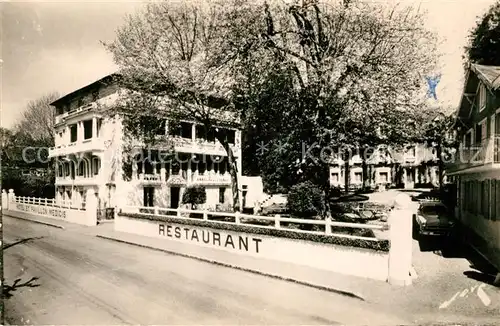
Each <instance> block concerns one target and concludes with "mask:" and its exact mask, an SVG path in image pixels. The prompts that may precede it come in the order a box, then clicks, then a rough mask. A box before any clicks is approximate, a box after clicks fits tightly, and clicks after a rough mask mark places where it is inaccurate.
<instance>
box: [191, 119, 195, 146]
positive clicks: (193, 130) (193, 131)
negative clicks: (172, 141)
mask: <svg viewBox="0 0 500 326" xmlns="http://www.w3.org/2000/svg"><path fill="white" fill-rule="evenodd" d="M191 141H192V142H193V143H195V142H196V123H193V124H192V126H191Z"/></svg>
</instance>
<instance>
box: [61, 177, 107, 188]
mask: <svg viewBox="0 0 500 326" xmlns="http://www.w3.org/2000/svg"><path fill="white" fill-rule="evenodd" d="M101 183H102V177H101V176H100V175H95V176H93V177H89V178H86V177H82V176H75V177H73V178H72V177H71V176H66V177H56V182H55V184H56V185H57V186H73V185H74V186H94V185H99V184H101Z"/></svg>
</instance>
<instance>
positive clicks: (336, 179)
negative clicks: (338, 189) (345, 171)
mask: <svg viewBox="0 0 500 326" xmlns="http://www.w3.org/2000/svg"><path fill="white" fill-rule="evenodd" d="M332 182H333V183H338V182H339V174H338V172H335V173H332Z"/></svg>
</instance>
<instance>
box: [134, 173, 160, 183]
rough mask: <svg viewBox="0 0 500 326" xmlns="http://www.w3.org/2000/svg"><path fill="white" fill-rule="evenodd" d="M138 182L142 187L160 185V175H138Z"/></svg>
mask: <svg viewBox="0 0 500 326" xmlns="http://www.w3.org/2000/svg"><path fill="white" fill-rule="evenodd" d="M139 182H140V183H142V184H143V185H159V184H161V175H160V174H146V173H141V174H139Z"/></svg>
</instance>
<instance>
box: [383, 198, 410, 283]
mask: <svg viewBox="0 0 500 326" xmlns="http://www.w3.org/2000/svg"><path fill="white" fill-rule="evenodd" d="M411 206H412V202H411V199H410V196H408V195H407V194H403V193H401V194H399V195H397V196H396V198H395V200H394V209H393V210H392V211H391V212H390V213H389V219H388V220H389V227H390V229H389V239H390V248H389V273H388V274H389V275H388V281H389V283H390V284H394V285H403V286H405V285H411V283H412V278H411V276H410V270H411V266H412V250H413V248H412V247H413V238H412V223H413V221H412V214H413V212H412V209H411Z"/></svg>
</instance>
